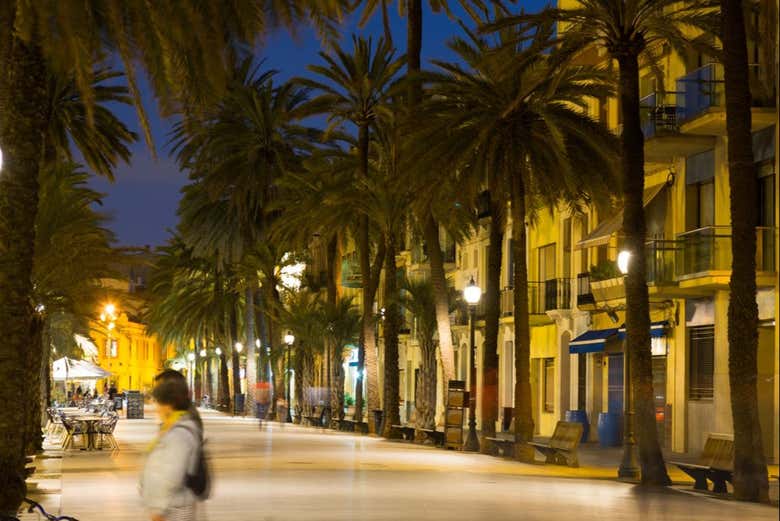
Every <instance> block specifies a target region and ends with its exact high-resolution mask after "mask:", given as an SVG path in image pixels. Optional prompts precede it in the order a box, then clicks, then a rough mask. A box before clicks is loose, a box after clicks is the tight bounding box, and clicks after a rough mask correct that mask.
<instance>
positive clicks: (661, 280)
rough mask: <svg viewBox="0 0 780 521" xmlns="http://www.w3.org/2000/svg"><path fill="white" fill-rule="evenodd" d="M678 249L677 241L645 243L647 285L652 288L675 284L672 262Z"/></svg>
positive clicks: (659, 240)
mask: <svg viewBox="0 0 780 521" xmlns="http://www.w3.org/2000/svg"><path fill="white" fill-rule="evenodd" d="M679 249H680V243H679V241H675V240H670V239H653V240H651V241H647V243H646V245H645V254H646V256H647V265H646V269H647V283H648V284H650V285H654V286H667V285H673V284H675V282H676V280H675V273H674V260H675V256H676V255H677V252H678V250H679Z"/></svg>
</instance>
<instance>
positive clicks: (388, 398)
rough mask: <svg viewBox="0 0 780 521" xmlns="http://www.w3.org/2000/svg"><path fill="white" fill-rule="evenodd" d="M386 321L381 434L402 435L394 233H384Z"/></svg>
mask: <svg viewBox="0 0 780 521" xmlns="http://www.w3.org/2000/svg"><path fill="white" fill-rule="evenodd" d="M385 245H386V247H385V248H386V251H385V285H384V299H383V300H384V305H385V320H384V323H383V333H384V340H385V382H384V383H385V396H384V398H385V400H384V405H385V407H384V419H383V422H384V426H383V429H382V436H384V437H385V438H400V437H401V433H400V432H398V431H397V430H396V429H394V428H393V425H398V424H400V423H401V416H400V411H399V402H398V398H399V383H400V382H399V374H398V330H399V329H400V327H399V326H400V319H401V315H400V313H399V309H398V269H397V268H396V266H395V237H394V236H393V233H392V232H388V233H387V234H386V236H385Z"/></svg>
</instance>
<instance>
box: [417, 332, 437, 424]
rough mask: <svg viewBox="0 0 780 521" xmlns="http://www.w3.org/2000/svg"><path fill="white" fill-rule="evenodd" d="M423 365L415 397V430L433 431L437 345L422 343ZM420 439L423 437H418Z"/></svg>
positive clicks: (434, 422)
mask: <svg viewBox="0 0 780 521" xmlns="http://www.w3.org/2000/svg"><path fill="white" fill-rule="evenodd" d="M420 354H421V355H422V364H421V366H420V373H419V376H418V380H417V396H415V411H416V416H415V420H416V421H415V428H416V429H417V430H418V431H419V430H421V429H433V428H434V427H435V426H436V344H434V343H433V342H430V343H427V342H425V343H421V344H420ZM417 438H418V439H421V438H423V436H419V435H418V436H417Z"/></svg>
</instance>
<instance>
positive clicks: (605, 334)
mask: <svg viewBox="0 0 780 521" xmlns="http://www.w3.org/2000/svg"><path fill="white" fill-rule="evenodd" d="M668 327H669V322H667V321H666V320H663V321H661V322H653V323H652V324H650V338H661V337H663V336H665V335H666V331H667V329H668ZM625 338H626V326H625V324H624V325H622V326H620V327H619V328H618V327H610V328H607V329H594V330H591V331H585V332H584V333H583V334H581V335H580V336H578V337H577V338H575V339H574V340H572V341H571V342H569V353H571V354H573V355H579V354H584V353H600V352H602V351H604V348H605V346H606V344H607V342H608V341H610V340H618V341H620V340H624V339H625Z"/></svg>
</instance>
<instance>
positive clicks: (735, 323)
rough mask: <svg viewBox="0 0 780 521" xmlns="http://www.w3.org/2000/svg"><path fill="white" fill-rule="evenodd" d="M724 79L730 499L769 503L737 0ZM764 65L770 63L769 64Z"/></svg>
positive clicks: (729, 19) (728, 14)
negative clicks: (728, 248) (728, 249)
mask: <svg viewBox="0 0 780 521" xmlns="http://www.w3.org/2000/svg"><path fill="white" fill-rule="evenodd" d="M721 6H722V7H721V27H722V28H723V34H722V41H723V69H724V75H725V81H726V131H727V133H728V158H729V186H730V187H731V193H730V202H731V233H732V237H731V255H732V265H731V280H730V282H729V289H730V290H731V295H730V298H729V311H728V337H729V384H730V387H731V413H732V418H733V424H734V497H735V498H736V499H741V500H745V501H764V502H766V501H768V500H769V483H768V479H767V467H766V458H765V456H764V446H763V441H762V439H761V426H760V425H759V420H758V390H757V387H756V383H757V380H758V356H757V350H758V306H757V305H756V228H755V225H756V223H757V222H758V211H757V208H756V204H755V201H756V200H757V195H758V187H757V182H756V172H755V164H754V162H753V161H754V160H753V145H752V136H751V133H750V128H751V113H750V106H751V98H750V83H749V77H748V58H747V45H746V35H745V20H744V11H743V6H742V1H741V0H724V1H723V2H722V3H721ZM767 65H768V64H767Z"/></svg>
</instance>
